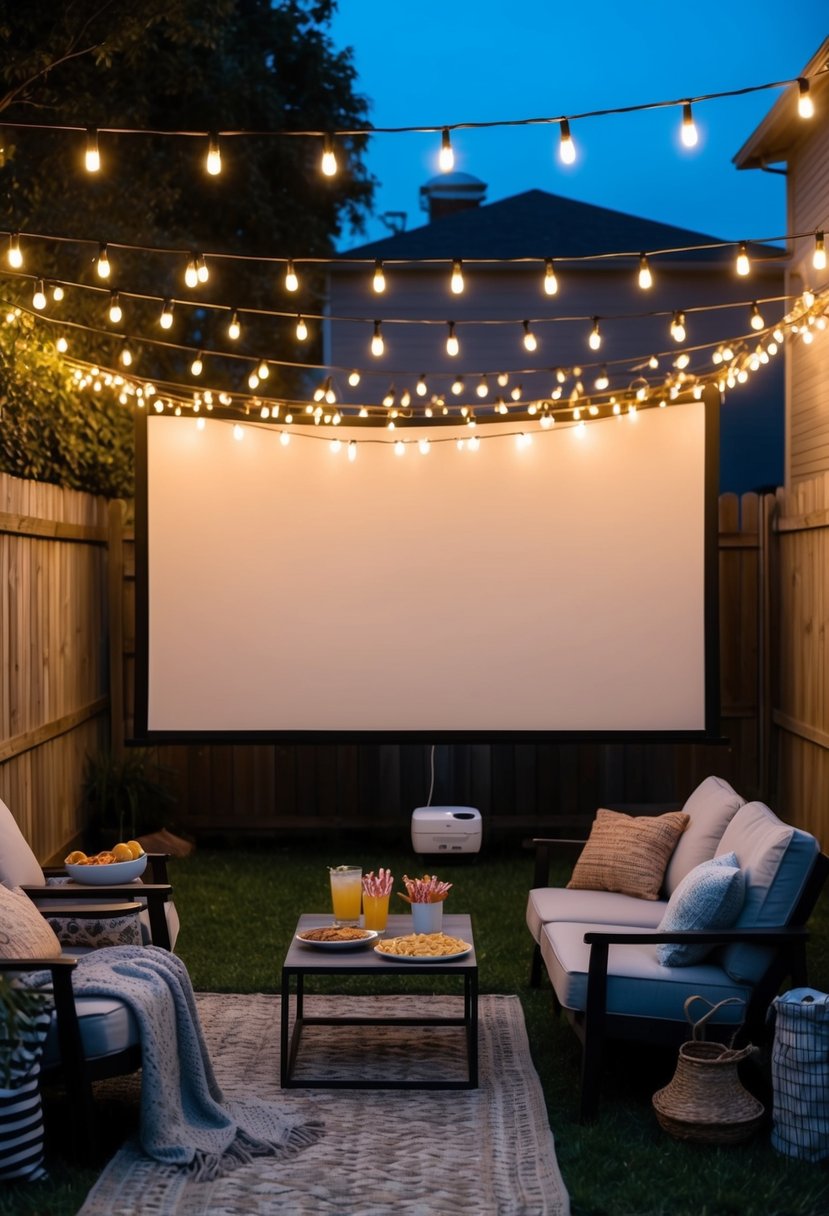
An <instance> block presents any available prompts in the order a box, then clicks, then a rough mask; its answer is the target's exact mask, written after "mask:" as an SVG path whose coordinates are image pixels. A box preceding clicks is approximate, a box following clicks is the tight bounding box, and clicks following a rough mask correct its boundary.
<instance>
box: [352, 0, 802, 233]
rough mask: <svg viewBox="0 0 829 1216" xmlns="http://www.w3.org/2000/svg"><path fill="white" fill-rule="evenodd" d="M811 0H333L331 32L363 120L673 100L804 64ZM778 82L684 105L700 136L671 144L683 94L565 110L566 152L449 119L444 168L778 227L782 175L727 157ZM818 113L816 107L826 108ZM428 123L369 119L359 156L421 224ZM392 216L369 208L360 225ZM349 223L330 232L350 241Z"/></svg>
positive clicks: (548, 133)
mask: <svg viewBox="0 0 829 1216" xmlns="http://www.w3.org/2000/svg"><path fill="white" fill-rule="evenodd" d="M820 7H821V6H820V5H818V6H814V7H812V6H809V5H792V6H782V5H781V4H780V2H779V0H776V2H775V3H771V2H770V0H756V2H755V3H753V4H734V3H728V2H723V0H695V2H694V3H693V4H692V5H689V4H666V3H664V0H659V2H656V0H654V2H652V0H648V2H645V3H628V4H625V5H621V4H619V3H617V2H615V0H614V2H613V3H609V2H607V0H594V2H593V3H590V2H589V0H587V2H585V0H582V2H580V3H574V4H570V5H561V4H555V3H549V2H546V3H545V2H544V0H520V3H514V2H510V3H504V2H499V0H455V3H447V2H446V0H409V2H407V3H404V2H401V0H388V2H387V3H385V4H379V3H377V0H340V11H339V13H338V14H337V16H336V17H335V19H334V22H333V24H332V27H331V34H332V38H333V41H334V44H335V46H337V47H339V48H342V47H344V46H351V47H353V48H354V60H355V64H356V67H357V71H358V82H357V88H358V90H359V91H360V92H361V93H362V94H363V95H364V96H365V97H367V98H368V99H369V100H370V102H371V103H372V106H371V111H370V114H371V121H372V122H373V123H374V125H375V126H388V127H400V126H417V125H424V126H444V125H451V124H452V123H456V122H487V121H496V122H502V121H505V120H515V119H523V118H541V117H555V116H560V115H564V114H573V113H578V112H580V111H588V110H596V109H614V108H618V107H623V106H629V105H639V104H643V103H649V102H659V101H669V100H670V101H672V100H680V101H681V100H683V99H684V98H685V97H688V96H698V95H700V94H706V93H719V92H724V91H727V90H731V89H740V88H745V87H748V86H752V85H760V84H766V83H770V82H773V81H779V80H787V79H790V78H792V77H795V76H798V75H799V74H800V73H801V71H802V69H803V68H804V66H805V64H806V63H807V62H808V60H809V59H810V58H811V57H812V56H813V55H814V54H815V52H816V51H817V49H818V47H819V46H820V44H821V42H822V40H823V38H824V37H825V35H826V29H825V28H824V27H823V26H821V24H820V22H819V21H816V20H815V17H816V15H817V10H818V9H819V8H820ZM779 95H780V90H779V89H772V90H766V91H762V92H759V93H754V94H750V95H749V96H747V97H741V98H729V99H723V100H717V101H710V102H703V103H700V104H699V105H698V106H695V107H694V117H695V120H696V123H697V126H698V128H699V133H700V139H699V144H698V146H697V148H696V149H694V150H693V151H688V150H686V149H684V148H682V146H681V145H680V143H679V138H678V132H679V125H680V119H681V110H680V109H679V108H670V109H666V110H656V111H651V112H649V113H644V114H627V115H625V114H621V115H610V116H608V117H603V118H594V119H585V120H582V121H580V122H578V123H574V124H573V137H574V140H575V141H576V144H577V147H578V153H579V154H578V158H577V160H576V163H575V164H574V165H572V166H571V167H569V168H564V167H563V166H562V165H561V164H560V163H559V160H558V157H557V146H558V126H557V125H554V126H546V125H542V126H528V127H503V128H496V129H489V130H479V131H464V132H458V133H457V135H455V136H454V137H453V144H454V146H455V152H456V168H457V169H460V170H462V171H464V172H467V173H473V174H475V176H477V177H479V178H481V179H482V180H483V181H484V182H486V183H487V185H488V190H487V195H486V201H487V202H494V201H496V200H497V199H501V198H506V197H508V196H509V195H511V194H517V193H520V192H521V191H524V190H530V189H541V190H547V191H550V192H551V193H554V194H562V195H566V196H567V197H568V198H574V199H578V200H581V201H584V202H590V203H596V204H599V205H602V206H606V207H611V208H615V209H617V210H620V211H626V212H629V213H631V214H635V215H640V216H644V217H646V218H648V219H654V220H662V221H665V222H668V223H673V224H678V225H680V226H681V227H685V228H690V229H694V230H696V231H698V232H702V233H706V234H709V235H712V236H717V237H722V238H725V239H732V240H739V239H744V238H748V239H769V238H773V237H778V236H782V235H784V233H785V231H786V218H785V217H786V211H785V179H784V178H782V177H779V176H775V175H773V174H769V173H764V172H762V171H758V170H753V171H740V172H738V171H737V170H736V169H735V167H734V165H733V164H732V157H733V156H734V155H735V153H736V152H737V151H738V149H739V148H740V146H741V145H742V144H743V143H744V142H745V140H746V139H747V137H748V136H749V135H750V133H751V132H752V130H753V129H754V127H755V126H756V125H757V123H758V122H759V121H760V120H761V119H762V118H763V116H764V115H765V114H766V112H767V111H768V110H769V109H770V108H771V106H772V105H773V104H774V102H775V100H776V99H777V97H778V96H779ZM824 120H825V118H824ZM438 147H439V136H437V135H416V134H409V133H406V134H396V135H377V136H375V137H374V138H373V139H372V141H371V144H370V147H369V152H368V157H367V163H368V166H369V169H370V170H371V172H372V173H373V174H374V175H375V177H377V178H378V180H379V182H380V186H379V188H378V191H377V196H376V211H377V212H378V213H382V212H386V211H405V212H406V213H407V226H408V228H414V227H418V226H420V225H421V224H422V223H424V222H425V219H426V216H425V213H424V212H423V211H421V210H420V206H419V189H420V186H421V185H423V183H424V182H426V181H427V180H428V179H429V178H430V177H432V176H434V175H435V174H436V173H437V172H438V166H437V153H438ZM388 234H389V232H388V229H387V228H386V227H384V225H383V224H382V223H381V222H380V221H379V220H377V219H376V218H375V219H372V220H371V221H369V224H368V227H367V231H366V236H367V238H368V239H375V238H378V237H383V236H387V235H388ZM362 239H364V238H355V237H353V236H352V235H351V234H348V233H346V234H345V235H344V238H343V240H342V241H341V243H340V244H341V247H342V248H347V247H348V246H349V245H352V244H355V243H358V241H359V240H362Z"/></svg>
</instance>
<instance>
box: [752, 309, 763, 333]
mask: <svg viewBox="0 0 829 1216" xmlns="http://www.w3.org/2000/svg"><path fill="white" fill-rule="evenodd" d="M750 325H751V328H752V329H762V328H763V326H764V325H765V322H764V320H763V318H762V316H761V315H760V309H759V308H758V307H757V305H756V303H755V304H752V306H751V321H750Z"/></svg>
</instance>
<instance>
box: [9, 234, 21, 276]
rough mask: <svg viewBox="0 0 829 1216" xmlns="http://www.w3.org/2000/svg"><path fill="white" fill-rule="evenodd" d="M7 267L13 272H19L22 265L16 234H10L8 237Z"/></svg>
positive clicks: (18, 240) (18, 238) (17, 235)
mask: <svg viewBox="0 0 829 1216" xmlns="http://www.w3.org/2000/svg"><path fill="white" fill-rule="evenodd" d="M6 256H7V258H8V262H9V265H10V266H11V267H13V269H14V270H19V269H20V267H21V266H22V265H23V254H22V252H21V250H20V236H19V234H18V233H17V232H12V233H11V235H10V236H9V252H8V254H7V255H6Z"/></svg>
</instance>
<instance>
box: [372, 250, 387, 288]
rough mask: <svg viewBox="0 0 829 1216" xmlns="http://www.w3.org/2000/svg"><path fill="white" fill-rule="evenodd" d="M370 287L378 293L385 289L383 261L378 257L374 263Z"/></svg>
mask: <svg viewBox="0 0 829 1216" xmlns="http://www.w3.org/2000/svg"><path fill="white" fill-rule="evenodd" d="M372 287H373V288H374V290H375V291H376V292H377V294H378V295H380V294H381V292H384V291H385V290H386V276H385V274H384V273H383V263H382V262H381V261H380V259H379V258H378V259H377V261H376V262H375V263H374V279H373V280H372Z"/></svg>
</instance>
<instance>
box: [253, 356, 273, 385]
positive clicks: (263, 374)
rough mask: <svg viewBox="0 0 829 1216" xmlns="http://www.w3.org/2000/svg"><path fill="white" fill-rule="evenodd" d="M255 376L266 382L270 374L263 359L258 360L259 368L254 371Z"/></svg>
mask: <svg viewBox="0 0 829 1216" xmlns="http://www.w3.org/2000/svg"><path fill="white" fill-rule="evenodd" d="M256 374H257V376H258V377H259V379H260V380H267V378H268V376H269V375H270V374H271V369H270V368H269V367H268V365H267V363H266V362H265V360H264V359H262V360H260V363H259V366H258V367H257V369H256Z"/></svg>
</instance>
